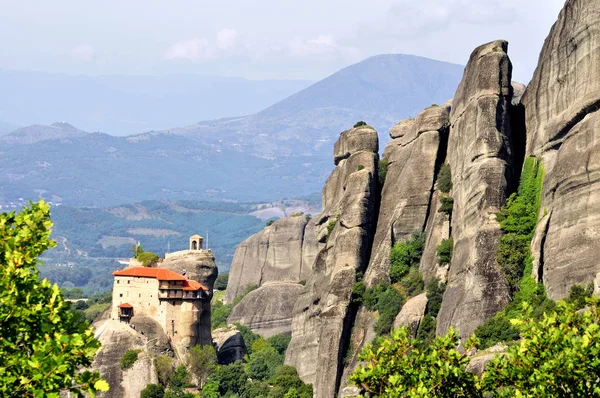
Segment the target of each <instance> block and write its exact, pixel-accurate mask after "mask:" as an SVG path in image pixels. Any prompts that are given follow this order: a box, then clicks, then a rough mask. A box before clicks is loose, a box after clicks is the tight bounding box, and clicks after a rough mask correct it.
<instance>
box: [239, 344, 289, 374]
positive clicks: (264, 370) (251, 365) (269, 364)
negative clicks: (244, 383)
mask: <svg viewBox="0 0 600 398" xmlns="http://www.w3.org/2000/svg"><path fill="white" fill-rule="evenodd" d="M281 365H283V355H281V354H279V353H278V352H277V350H275V349H274V348H273V347H271V346H268V347H266V348H264V349H262V350H261V351H258V352H252V354H250V355H249V356H248V365H247V367H246V369H247V371H248V376H249V377H250V378H251V379H252V380H261V381H264V380H267V379H270V378H271V377H273V376H274V375H275V370H276V369H277V368H278V367H279V366H281Z"/></svg>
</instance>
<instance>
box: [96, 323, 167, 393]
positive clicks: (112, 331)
mask: <svg viewBox="0 0 600 398" xmlns="http://www.w3.org/2000/svg"><path fill="white" fill-rule="evenodd" d="M97 326H98V329H97V332H96V338H97V339H98V340H100V343H101V344H102V348H101V349H100V351H98V353H97V354H96V357H95V358H94V362H93V364H92V367H93V368H94V369H96V370H98V371H99V372H100V374H101V375H102V377H103V378H104V379H105V380H106V381H107V382H108V384H109V386H110V390H109V391H108V392H106V393H101V394H98V396H99V397H103V398H122V397H139V396H140V393H141V391H142V390H143V389H144V388H145V387H146V385H148V384H150V383H156V382H157V379H156V371H155V369H154V365H153V362H152V357H151V356H150V354H149V353H148V351H147V350H146V349H145V348H146V347H145V345H146V342H147V339H146V338H145V337H144V336H142V335H141V334H139V333H137V332H135V331H134V330H133V329H131V328H130V327H129V326H128V325H126V324H124V323H120V322H118V321H112V320H106V321H103V322H102V323H101V324H100V325H97ZM159 327H160V326H159ZM128 349H140V353H139V355H138V360H137V361H136V362H135V363H134V365H133V367H132V368H131V369H128V370H126V371H123V370H121V368H120V365H119V362H120V360H121V358H122V357H123V355H124V354H125V352H126V351H127V350H128Z"/></svg>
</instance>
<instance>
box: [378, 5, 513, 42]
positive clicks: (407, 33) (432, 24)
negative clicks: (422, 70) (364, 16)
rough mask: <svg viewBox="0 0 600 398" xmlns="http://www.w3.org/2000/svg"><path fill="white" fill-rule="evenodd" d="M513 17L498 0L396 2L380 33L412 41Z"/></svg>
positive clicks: (497, 23) (510, 8)
mask: <svg viewBox="0 0 600 398" xmlns="http://www.w3.org/2000/svg"><path fill="white" fill-rule="evenodd" d="M517 15H518V13H517V10H516V9H515V8H514V7H510V6H507V5H505V4H503V3H502V2H500V1H498V0H445V1H439V0H419V1H414V0H397V1H396V2H394V3H393V4H392V5H391V7H390V9H389V12H388V18H387V21H386V22H385V23H384V24H383V26H382V28H381V30H383V31H385V32H386V33H387V34H388V35H393V36H396V37H398V38H413V37H419V36H422V35H424V34H430V33H433V32H436V31H440V30H444V29H446V28H447V27H448V26H450V25H451V24H464V23H467V24H472V25H505V24H510V23H511V22H513V21H514V20H516V19H517Z"/></svg>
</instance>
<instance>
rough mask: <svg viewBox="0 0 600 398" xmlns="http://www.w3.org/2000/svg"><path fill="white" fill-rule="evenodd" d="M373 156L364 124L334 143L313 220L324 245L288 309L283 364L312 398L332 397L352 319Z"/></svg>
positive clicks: (374, 143) (374, 147) (372, 193)
mask: <svg viewBox="0 0 600 398" xmlns="http://www.w3.org/2000/svg"><path fill="white" fill-rule="evenodd" d="M377 152H378V138H377V133H376V132H375V130H373V129H372V128H370V127H366V126H365V127H360V128H354V129H351V130H348V131H345V132H343V133H342V134H341V135H340V138H339V140H338V141H337V142H336V144H335V148H334V162H335V164H336V165H337V167H336V168H335V169H334V170H333V172H332V174H331V176H330V177H329V179H328V180H327V182H326V183H325V187H324V188H323V213H322V214H321V215H319V216H318V217H317V227H318V228H317V236H318V237H319V240H320V241H322V242H325V243H326V245H325V248H324V249H323V250H322V251H321V252H320V253H319V255H318V256H317V258H316V260H315V263H314V266H313V270H312V271H313V272H312V274H311V275H310V276H309V278H308V280H307V283H306V290H305V291H304V292H303V293H302V294H301V295H300V297H299V299H298V300H297V301H296V303H295V306H294V311H293V314H294V315H293V321H292V341H291V342H290V345H289V347H288V351H287V354H286V364H289V365H293V366H295V367H296V368H297V369H298V374H299V375H300V377H302V379H303V380H305V381H306V382H308V383H312V384H313V388H314V396H315V397H317V398H319V397H333V396H334V395H335V393H336V391H337V388H338V386H339V382H340V376H341V371H342V358H343V355H344V352H345V349H346V346H347V341H348V337H349V335H350V330H351V327H352V323H353V318H354V313H353V311H352V309H351V308H350V295H351V292H352V286H353V284H354V283H355V282H356V276H357V272H362V271H364V269H365V268H366V266H367V264H368V259H369V255H370V247H371V239H372V238H371V237H372V234H373V228H374V219H375V214H374V213H375V209H376V204H377V202H378V197H377V189H376V179H377V161H378V155H377Z"/></svg>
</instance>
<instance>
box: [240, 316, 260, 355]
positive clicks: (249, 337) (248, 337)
mask: <svg viewBox="0 0 600 398" xmlns="http://www.w3.org/2000/svg"><path fill="white" fill-rule="evenodd" d="M234 325H235V327H236V329H237V330H238V331H239V332H240V334H241V335H242V339H244V345H245V346H246V354H248V355H250V354H252V344H253V343H254V342H255V341H256V340H259V339H262V337H261V336H260V335H259V334H256V333H254V332H253V331H252V329H250V328H249V327H248V326H246V325H242V324H241V323H236V324H234Z"/></svg>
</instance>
